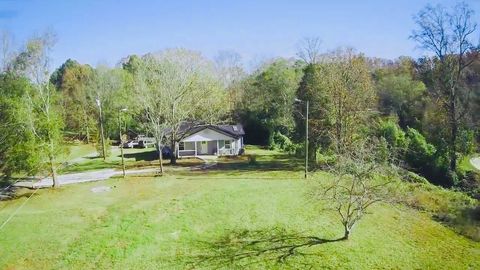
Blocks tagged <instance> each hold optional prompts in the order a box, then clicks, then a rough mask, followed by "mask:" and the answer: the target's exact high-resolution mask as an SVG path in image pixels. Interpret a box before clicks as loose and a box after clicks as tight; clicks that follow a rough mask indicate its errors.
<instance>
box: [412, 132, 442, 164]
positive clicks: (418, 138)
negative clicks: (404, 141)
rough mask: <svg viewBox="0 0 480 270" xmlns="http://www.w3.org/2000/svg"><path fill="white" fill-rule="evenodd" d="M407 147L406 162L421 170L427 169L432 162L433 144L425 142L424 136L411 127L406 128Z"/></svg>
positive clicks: (434, 150)
mask: <svg viewBox="0 0 480 270" xmlns="http://www.w3.org/2000/svg"><path fill="white" fill-rule="evenodd" d="M407 138H408V148H407V153H406V160H407V162H408V163H409V164H410V165H411V166H413V167H415V168H418V169H421V170H422V171H425V170H428V169H429V167H431V166H432V165H433V163H434V161H435V160H434V156H435V153H436V151H437V150H436V149H435V146H433V145H432V144H429V143H427V141H426V140H425V137H423V135H422V134H420V132H418V131H417V130H415V129H413V128H409V129H408V130H407Z"/></svg>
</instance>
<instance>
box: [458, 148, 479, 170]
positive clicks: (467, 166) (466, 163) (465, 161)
mask: <svg viewBox="0 0 480 270" xmlns="http://www.w3.org/2000/svg"><path fill="white" fill-rule="evenodd" d="M479 156H480V154H479V153H476V154H472V155H468V156H464V157H463V158H462V160H461V161H460V164H459V165H458V166H459V168H460V169H461V170H463V171H466V172H468V171H476V172H480V171H479V170H477V168H475V167H473V165H472V163H470V159H472V158H474V157H479Z"/></svg>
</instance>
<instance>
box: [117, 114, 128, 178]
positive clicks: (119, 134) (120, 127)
mask: <svg viewBox="0 0 480 270" xmlns="http://www.w3.org/2000/svg"><path fill="white" fill-rule="evenodd" d="M126 111H127V109H126V108H123V109H120V110H119V111H118V136H119V138H120V144H119V146H120V154H121V156H122V173H123V174H122V175H123V178H125V160H124V159H123V137H122V120H121V113H122V112H126Z"/></svg>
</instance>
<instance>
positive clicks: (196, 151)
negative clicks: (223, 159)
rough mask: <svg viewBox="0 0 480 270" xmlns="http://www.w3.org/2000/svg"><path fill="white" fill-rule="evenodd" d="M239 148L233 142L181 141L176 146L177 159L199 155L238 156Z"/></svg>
mask: <svg viewBox="0 0 480 270" xmlns="http://www.w3.org/2000/svg"><path fill="white" fill-rule="evenodd" d="M239 146H240V144H239V143H236V141H235V140H203V141H181V142H179V143H178V146H177V156H178V157H196V156H201V155H215V156H231V155H236V154H238V151H239V149H237V148H238V147H239Z"/></svg>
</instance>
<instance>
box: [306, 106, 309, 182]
mask: <svg viewBox="0 0 480 270" xmlns="http://www.w3.org/2000/svg"><path fill="white" fill-rule="evenodd" d="M308 106H309V102H308V100H307V112H306V114H307V115H306V117H305V119H306V120H305V179H307V173H308Z"/></svg>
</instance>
